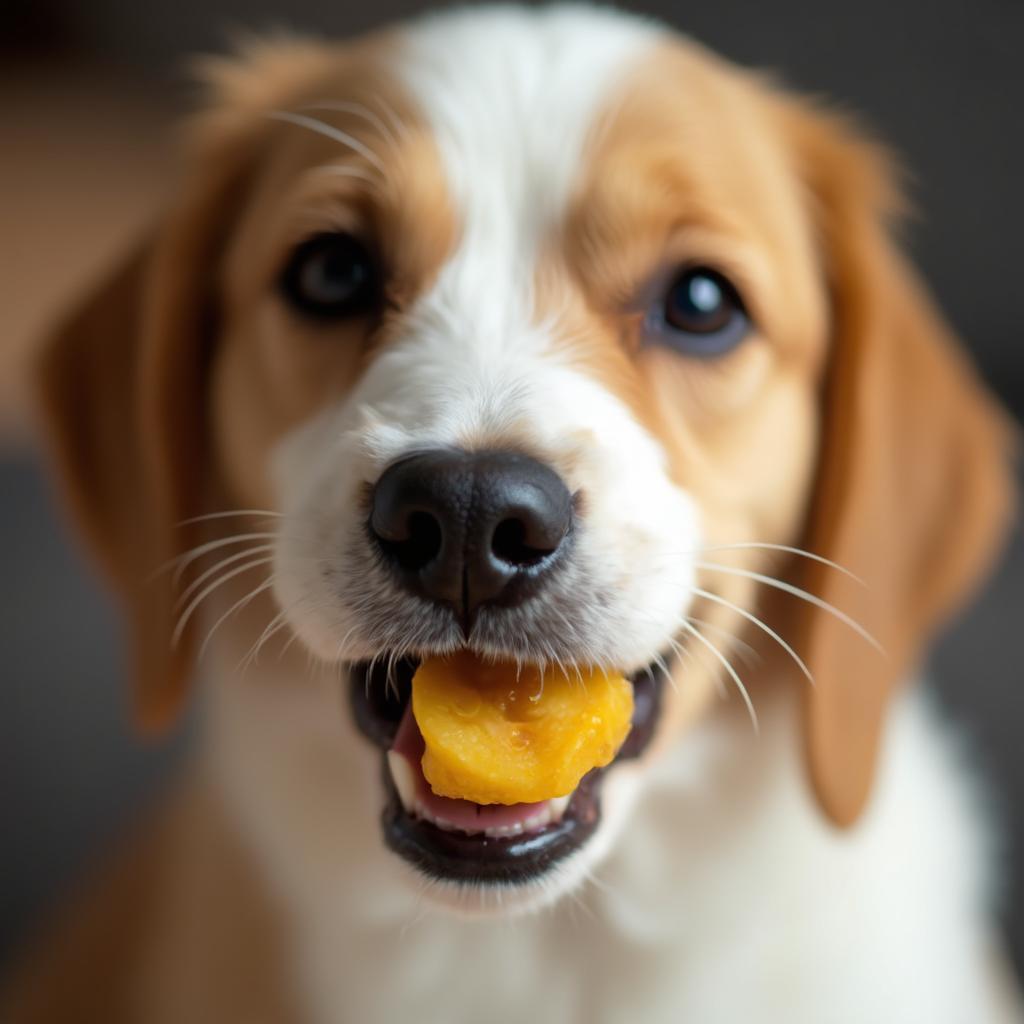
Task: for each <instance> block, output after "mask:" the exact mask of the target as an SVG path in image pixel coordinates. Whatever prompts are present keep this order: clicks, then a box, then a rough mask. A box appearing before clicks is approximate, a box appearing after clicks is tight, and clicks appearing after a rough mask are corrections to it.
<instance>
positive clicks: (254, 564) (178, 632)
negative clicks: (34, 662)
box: [171, 557, 273, 648]
mask: <svg viewBox="0 0 1024 1024" xmlns="http://www.w3.org/2000/svg"><path fill="white" fill-rule="evenodd" d="M272 561H273V558H272V557H266V558H257V559H254V560H253V561H251V562H246V563H245V564H244V565H240V566H238V567H237V568H235V569H232V570H231V571H230V572H226V573H224V574H222V575H221V576H219V577H218V578H217V579H215V580H214V581H213V582H212V583H210V584H208V585H207V586H206V587H204V588H203V589H202V590H201V591H200V592H199V593H198V594H196V596H195V597H193V598H192V600H191V601H190V602H189V604H188V607H187V608H186V609H185V611H184V612H182V614H181V617H180V618H179V619H178V623H177V625H176V626H175V627H174V633H173V634H172V636H171V646H172V647H174V648H176V647H177V646H178V644H179V643H180V642H181V637H182V634H183V633H184V632H185V627H186V626H187V625H188V623H189V620H190V619H191V618H192V615H193V614H194V612H195V610H196V609H197V608H198V607H199V606H200V605H201V604H202V603H203V601H205V600H206V598H207V597H209V596H210V594H212V593H213V592H214V591H215V590H216V589H217V588H218V587H220V586H222V585H223V584H225V583H227V582H228V580H232V579H234V578H235V577H236V576H241V575H242V573H245V572H249V571H250V570H252V569H256V568H259V567H260V566H263V565H268V564H269V563H270V562H272ZM203 646H204V647H205V646H206V645H205V644H204V645H203Z"/></svg>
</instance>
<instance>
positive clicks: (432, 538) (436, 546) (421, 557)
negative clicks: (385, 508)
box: [384, 509, 443, 572]
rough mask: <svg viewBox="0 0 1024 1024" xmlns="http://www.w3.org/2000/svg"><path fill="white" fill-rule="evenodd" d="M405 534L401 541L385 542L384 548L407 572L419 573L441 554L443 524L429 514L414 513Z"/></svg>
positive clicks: (410, 517) (408, 521)
mask: <svg viewBox="0 0 1024 1024" xmlns="http://www.w3.org/2000/svg"><path fill="white" fill-rule="evenodd" d="M405 534H406V536H404V537H403V538H402V539H401V540H388V541H385V542H384V546H385V547H386V548H387V550H388V552H389V553H390V554H391V556H392V557H393V558H394V560H395V561H396V562H397V563H398V565H399V566H400V567H401V568H402V569H404V570H406V571H407V572H419V570H421V569H424V568H426V567H427V566H428V565H430V563H431V562H432V561H434V559H435V558H437V556H438V555H439V554H440V553H441V545H442V542H443V535H442V532H441V524H440V523H439V522H438V521H437V519H436V518H435V517H434V516H432V515H431V514H430V513H429V512H425V511H423V510H420V509H417V511H415V512H412V513H411V514H410V515H409V518H408V519H407V520H406V522H405Z"/></svg>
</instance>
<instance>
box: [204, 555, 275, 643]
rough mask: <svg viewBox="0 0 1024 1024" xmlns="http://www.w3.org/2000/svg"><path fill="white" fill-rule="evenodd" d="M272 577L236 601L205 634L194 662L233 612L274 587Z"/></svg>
mask: <svg viewBox="0 0 1024 1024" xmlns="http://www.w3.org/2000/svg"><path fill="white" fill-rule="evenodd" d="M274 579H275V577H274V575H273V574H271V575H270V576H268V577H267V578H266V579H265V580H264V581H263V582H262V583H260V584H258V585H257V586H256V587H254V588H253V589H252V590H250V591H249V593H248V594H246V595H245V596H244V597H242V598H240V599H239V600H237V601H236V602H235V603H234V604H233V605H232V606H231V607H230V608H229V609H228V610H227V611H226V612H225V613H224V614H223V615H222V616H221V617H220V618H219V619H218V620H217V621H216V622H215V623H214V624H213V625H212V626H211V627H210V631H209V632H208V633H207V634H206V638H205V639H204V640H203V642H202V644H201V645H200V647H199V654H198V655H197V657H196V661H197V662H198V661H202V660H203V655H204V654H205V653H206V648H207V647H208V646H209V645H210V641H211V640H212V639H213V634H214V633H215V632H216V631H217V629H218V628H219V627H220V626H221V625H222V624H223V623H224V622H226V621H227V620H228V619H229V618H230V617H231V616H232V615H234V613H235V612H237V611H241V609H242V608H244V607H245V605H247V604H248V603H249V602H250V601H252V600H254V599H255V598H256V597H258V596H259V595H260V594H262V593H264V592H265V591H266V590H269V589H270V587H272V586H273V585H274Z"/></svg>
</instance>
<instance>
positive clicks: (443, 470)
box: [370, 451, 573, 636]
mask: <svg viewBox="0 0 1024 1024" xmlns="http://www.w3.org/2000/svg"><path fill="white" fill-rule="evenodd" d="M572 506H573V502H572V495H571V494H570V493H569V490H568V488H567V487H566V486H565V484H564V483H562V479H561V477H559V475H558V474H557V473H556V472H555V471H554V470H553V469H551V468H550V467H548V466H545V465H544V464H543V463H541V462H538V461H537V460H536V459H531V458H530V457H529V456H527V455H520V454H518V453H516V452H476V453H470V452H461V451H430V452H424V453H423V454H420V455H413V456H411V457H410V458H408V459H403V460H402V461H401V462H396V463H395V464H394V465H393V466H390V467H389V468H388V469H387V470H385V472H384V473H383V475H382V476H381V478H380V480H378V481H377V486H376V487H375V488H374V491H373V507H372V512H371V515H370V529H371V531H372V533H373V535H374V537H375V539H376V541H377V544H378V545H379V546H380V550H381V551H382V552H383V554H384V556H385V557H386V559H387V560H388V562H389V563H390V564H391V565H392V566H393V567H394V568H395V570H396V571H397V572H398V575H399V578H400V579H401V580H402V582H403V584H404V585H405V586H406V587H407V588H408V589H409V590H411V591H413V592H414V593H417V594H420V595H421V596H423V597H427V598H430V599H431V600H434V601H442V602H445V603H447V604H450V605H451V606H452V607H453V608H454V609H455V612H456V614H457V615H458V617H459V621H460V624H461V626H462V629H463V632H464V633H465V634H466V635H467V636H468V635H469V632H470V630H471V629H472V627H473V622H474V621H475V618H476V613H477V611H478V610H479V608H480V606H481V605H483V604H487V603H492V604H502V605H505V606H506V607H507V606H510V605H515V604H519V603H520V602H522V601H523V600H525V599H526V598H527V597H528V596H529V595H530V594H531V593H533V592H535V590H536V589H537V587H538V585H539V584H540V583H541V582H542V580H543V578H544V577H545V576H546V575H547V574H548V573H549V572H550V571H551V570H552V569H553V568H554V566H555V564H556V563H557V561H558V560H559V559H558V555H559V553H560V551H562V550H564V547H565V541H566V538H567V537H568V535H569V530H570V527H571V525H572Z"/></svg>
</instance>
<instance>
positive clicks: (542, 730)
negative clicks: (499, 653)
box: [412, 652, 633, 804]
mask: <svg viewBox="0 0 1024 1024" xmlns="http://www.w3.org/2000/svg"><path fill="white" fill-rule="evenodd" d="M412 711H413V715H414V717H415V719H416V723H417V725H418V726H419V729H420V732H421V733H422V735H423V739H424V742H425V744H426V752H425V753H424V755H423V774H424V776H425V777H426V779H427V782H428V783H429V784H430V788H431V789H432V790H433V791H434V792H435V793H436V794H437V795H438V796H446V797H452V798H454V799H461V800H472V801H474V802H475V803H478V804H517V803H536V802H539V801H541V800H548V799H551V798H553V797H559V796H565V795H567V794H569V793H571V792H572V791H573V790H574V789H575V788H576V786H577V784H578V783H579V781H580V779H581V778H583V776H584V775H586V773H587V772H588V771H590V769H591V768H601V767H603V766H604V765H606V764H608V763H609V762H610V761H611V760H612V759H613V758H614V757H615V755H616V753H617V752H618V750H619V747H621V746H622V743H623V741H624V740H625V738H626V735H627V734H628V733H629V727H630V721H631V719H632V716H633V687H632V685H631V684H630V683H629V681H628V680H627V679H625V678H624V677H623V676H621V675H615V674H607V673H605V672H603V671H601V670H600V669H582V668H581V669H580V674H579V675H577V674H576V672H575V670H573V671H572V673H571V675H568V676H566V675H564V674H563V673H562V672H561V671H560V670H558V669H548V670H547V671H546V672H545V673H544V676H543V681H542V679H541V673H540V671H539V670H538V669H537V668H535V667H531V666H524V667H523V668H522V670H521V671H520V672H518V674H517V670H516V666H515V665H514V664H511V663H493V662H487V661H484V660H482V659H480V658H478V657H476V656H475V655H473V654H470V653H469V652H461V653H459V654H456V655H453V656H452V657H450V658H429V659H427V660H426V661H424V662H423V663H422V664H421V665H420V667H419V668H418V669H417V671H416V674H415V676H413V681H412Z"/></svg>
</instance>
